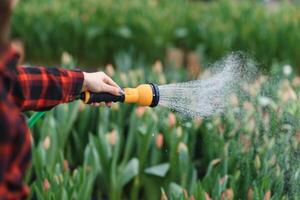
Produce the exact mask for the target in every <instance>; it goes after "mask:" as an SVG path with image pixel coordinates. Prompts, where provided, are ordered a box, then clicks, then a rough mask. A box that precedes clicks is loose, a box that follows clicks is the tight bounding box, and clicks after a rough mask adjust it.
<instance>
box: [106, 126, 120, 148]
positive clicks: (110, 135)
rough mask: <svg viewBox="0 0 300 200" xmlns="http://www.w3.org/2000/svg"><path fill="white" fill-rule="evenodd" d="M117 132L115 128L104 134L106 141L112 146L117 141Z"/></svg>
mask: <svg viewBox="0 0 300 200" xmlns="http://www.w3.org/2000/svg"><path fill="white" fill-rule="evenodd" d="M117 137H118V136H117V133H116V130H112V131H111V132H110V133H108V134H106V139H107V140H108V143H109V144H110V145H112V146H114V145H115V144H116V142H117Z"/></svg>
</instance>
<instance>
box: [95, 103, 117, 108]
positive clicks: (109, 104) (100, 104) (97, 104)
mask: <svg viewBox="0 0 300 200" xmlns="http://www.w3.org/2000/svg"><path fill="white" fill-rule="evenodd" d="M90 105H91V106H93V107H99V106H104V105H106V106H107V107H109V108H110V107H111V105H112V102H105V103H104V102H100V103H96V102H94V103H91V104H90Z"/></svg>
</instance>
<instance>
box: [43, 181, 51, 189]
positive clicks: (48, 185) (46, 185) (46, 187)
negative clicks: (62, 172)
mask: <svg viewBox="0 0 300 200" xmlns="http://www.w3.org/2000/svg"><path fill="white" fill-rule="evenodd" d="M43 187H44V190H45V191H48V190H49V188H50V183H49V181H48V179H45V180H44V183H43Z"/></svg>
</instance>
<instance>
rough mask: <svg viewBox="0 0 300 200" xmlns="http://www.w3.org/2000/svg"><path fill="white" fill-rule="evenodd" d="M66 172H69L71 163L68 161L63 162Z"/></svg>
mask: <svg viewBox="0 0 300 200" xmlns="http://www.w3.org/2000/svg"><path fill="white" fill-rule="evenodd" d="M63 166H64V170H65V171H68V170H69V162H68V161H67V160H64V162H63Z"/></svg>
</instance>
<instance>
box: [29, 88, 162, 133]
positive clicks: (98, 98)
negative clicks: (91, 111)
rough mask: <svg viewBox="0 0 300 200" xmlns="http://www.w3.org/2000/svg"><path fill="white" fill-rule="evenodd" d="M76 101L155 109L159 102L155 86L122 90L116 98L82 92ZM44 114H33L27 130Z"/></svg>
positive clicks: (103, 94)
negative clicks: (113, 103) (116, 103)
mask: <svg viewBox="0 0 300 200" xmlns="http://www.w3.org/2000/svg"><path fill="white" fill-rule="evenodd" d="M78 99H81V100H82V101H83V102H84V103H86V104H91V103H96V102H97V103H99V102H122V103H136V104H138V105H140V106H150V107H156V106H157V104H158V102H159V89H158V86H157V85H156V84H153V83H150V84H142V85H139V86H138V87H136V88H124V95H121V96H116V95H112V94H110V93H107V92H99V93H93V92H89V91H85V92H82V93H81V94H80V95H79V96H78ZM44 114H45V112H37V113H34V114H33V115H32V116H31V117H30V119H29V121H28V125H29V128H32V127H33V125H34V124H35V123H36V122H37V121H38V120H39V119H40V118H41V117H42V116H43V115H44Z"/></svg>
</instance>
